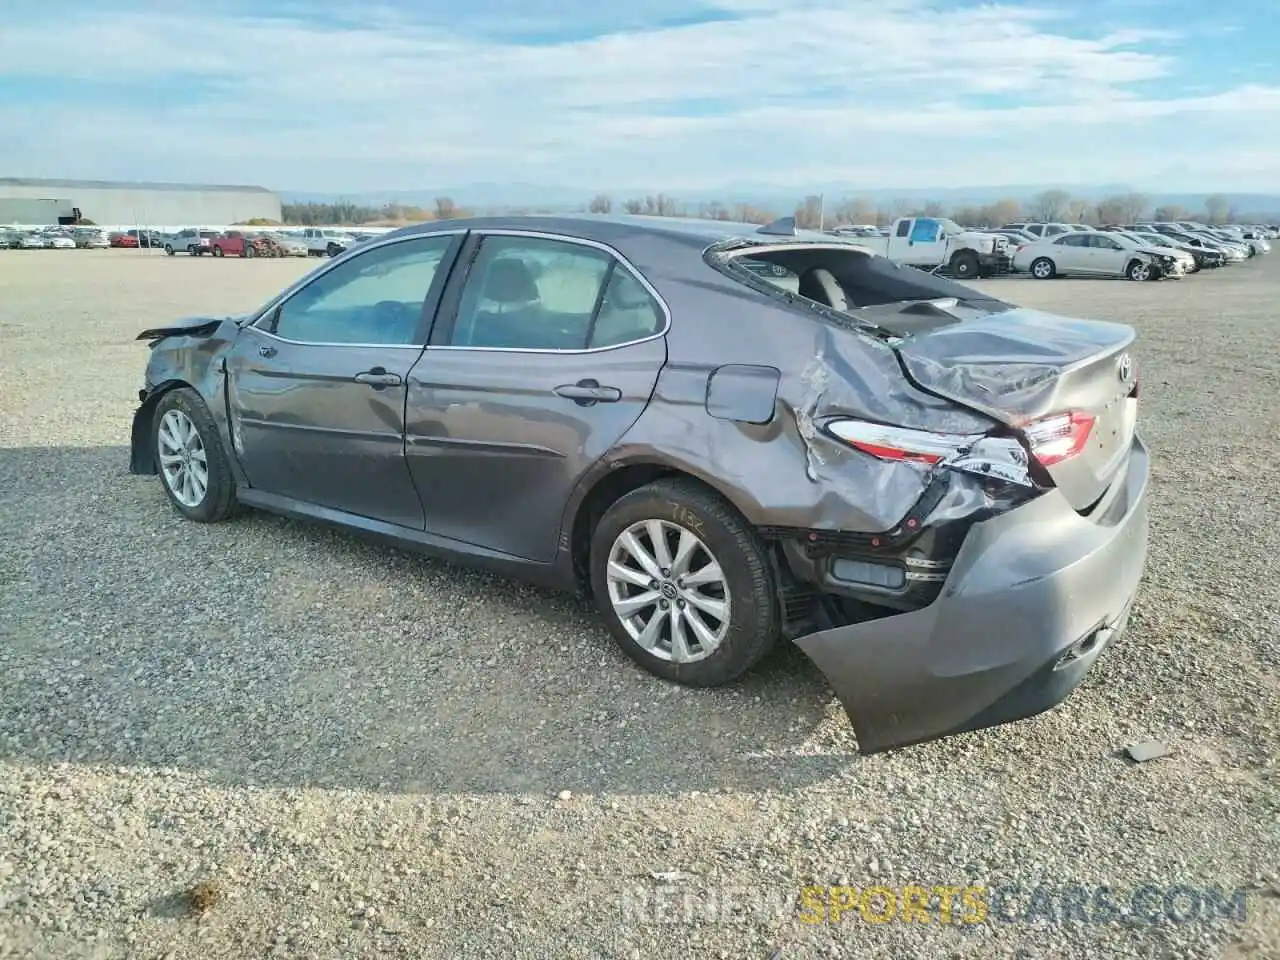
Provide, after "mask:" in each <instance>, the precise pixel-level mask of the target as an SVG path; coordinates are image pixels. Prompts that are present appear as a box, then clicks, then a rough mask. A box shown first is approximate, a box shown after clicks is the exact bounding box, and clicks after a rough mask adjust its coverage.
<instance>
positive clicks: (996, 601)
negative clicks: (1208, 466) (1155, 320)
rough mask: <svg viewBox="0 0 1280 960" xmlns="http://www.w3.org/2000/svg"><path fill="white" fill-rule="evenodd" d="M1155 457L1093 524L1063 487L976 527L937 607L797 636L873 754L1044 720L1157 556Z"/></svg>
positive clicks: (1142, 452)
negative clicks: (1150, 518)
mask: <svg viewBox="0 0 1280 960" xmlns="http://www.w3.org/2000/svg"><path fill="white" fill-rule="evenodd" d="M1149 467H1150V459H1149V455H1148V453H1147V449H1146V447H1145V446H1144V445H1143V443H1142V441H1141V440H1140V439H1138V438H1137V437H1135V438H1134V441H1133V449H1132V451H1131V455H1130V457H1129V462H1128V467H1127V472H1126V474H1125V476H1124V477H1123V478H1122V479H1120V480H1118V481H1117V483H1116V484H1114V485H1113V487H1112V488H1111V490H1110V491H1109V492H1108V493H1107V495H1106V496H1105V497H1104V500H1103V502H1102V503H1100V504H1099V505H1098V507H1097V508H1095V511H1094V514H1093V515H1091V516H1090V517H1087V518H1086V517H1082V516H1080V515H1079V514H1077V513H1076V512H1075V511H1074V510H1072V508H1071V507H1070V505H1069V504H1068V503H1067V502H1066V500H1065V499H1064V498H1063V497H1062V495H1061V494H1059V493H1058V492H1057V491H1050V492H1049V493H1046V494H1044V495H1043V496H1041V497H1039V498H1037V499H1036V500H1033V501H1031V502H1030V503H1028V504H1026V505H1025V506H1022V507H1019V508H1017V509H1015V510H1012V511H1010V512H1009V513H1006V514H1003V515H1002V516H999V517H996V518H994V519H991V520H987V521H985V522H983V523H979V524H976V525H975V526H974V527H973V528H972V530H971V531H970V533H969V535H968V537H967V538H966V540H965V543H964V546H963V547H962V548H961V550H960V554H959V556H958V557H957V558H956V562H955V565H954V566H953V568H952V571H951V575H950V576H949V578H948V580H947V583H946V585H945V586H944V588H943V591H942V593H941V594H940V595H939V597H938V599H937V600H935V601H934V602H933V603H931V604H930V605H929V606H927V607H924V608H922V609H920V610H915V611H912V612H910V613H904V614H898V615H894V616H888V617H884V618H882V619H879V620H873V621H869V622H866V623H859V624H854V625H852V626H846V627H837V628H834V629H831V630H824V631H822V632H820V633H813V634H809V635H807V636H803V637H800V638H799V639H798V640H797V641H796V642H797V644H798V645H799V646H800V648H801V649H802V650H804V652H805V653H806V654H807V655H808V656H809V657H810V658H811V659H812V660H813V661H814V662H815V663H816V664H817V665H818V667H819V669H821V670H822V672H823V673H824V674H826V676H827V679H828V681H829V682H830V683H831V686H832V687H833V688H834V690H835V692H836V695H837V696H838V697H839V698H840V701H841V703H842V704H843V705H844V708H845V711H846V713H848V715H849V719H850V720H851V722H852V723H853V727H854V731H855V732H856V734H857V736H858V747H859V749H860V750H861V751H862V752H863V753H876V752H879V751H882V750H888V749H891V748H894V747H901V746H907V745H909V744H913V743H920V742H923V741H926V740H934V739H938V738H940V737H945V736H948V735H951V734H955V733H960V732H962V731H966V730H978V729H982V728H984V727H991V726H995V725H997V724H1002V723H1008V722H1010V721H1013V720H1018V719H1022V718H1025V717H1030V716H1034V715H1035V714H1037V713H1041V712H1043V711H1045V710H1048V709H1049V708H1050V707H1053V706H1054V705H1056V704H1058V703H1060V702H1061V701H1062V700H1063V699H1065V698H1066V697H1067V695H1068V694H1070V693H1071V691H1072V690H1073V689H1075V687H1076V685H1077V684H1078V683H1079V682H1080V680H1081V679H1082V678H1083V677H1084V675H1085V673H1086V672H1088V670H1089V668H1090V667H1091V666H1092V665H1093V663H1094V661H1095V660H1096V659H1097V658H1098V656H1099V655H1100V654H1101V652H1102V650H1103V649H1104V648H1105V647H1106V646H1107V645H1108V644H1109V643H1110V642H1111V641H1112V640H1114V639H1115V638H1116V637H1117V636H1118V635H1119V634H1120V633H1121V632H1122V631H1123V630H1124V627H1125V625H1126V623H1127V620H1128V616H1129V608H1130V605H1131V604H1132V602H1133V597H1134V594H1135V593H1136V592H1137V589H1138V582H1139V580H1140V579H1141V578H1142V570H1143V566H1144V564H1145V561H1146V553H1147V507H1146V490H1147V479H1148V475H1149Z"/></svg>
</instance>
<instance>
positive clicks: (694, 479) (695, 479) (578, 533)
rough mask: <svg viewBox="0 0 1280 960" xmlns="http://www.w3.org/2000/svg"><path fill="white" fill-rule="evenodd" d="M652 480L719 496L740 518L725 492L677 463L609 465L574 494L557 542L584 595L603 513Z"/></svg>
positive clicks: (587, 587)
mask: <svg viewBox="0 0 1280 960" xmlns="http://www.w3.org/2000/svg"><path fill="white" fill-rule="evenodd" d="M656 480H687V481H689V482H690V483H693V484H696V485H698V486H700V487H702V488H703V489H704V490H706V491H707V492H709V493H713V494H715V495H716V496H718V497H720V498H721V499H722V500H724V501H725V503H727V504H729V506H731V507H732V508H733V509H734V510H735V511H737V512H738V513H739V514H740V515H743V516H744V519H745V514H744V513H743V511H742V509H741V507H739V506H738V504H736V503H735V502H734V499H733V497H732V496H730V494H729V493H728V492H726V491H725V490H723V489H721V488H720V487H719V486H718V485H717V484H716V483H714V482H712V481H711V480H710V479H708V478H707V477H706V476H704V475H702V474H701V473H700V472H695V471H692V470H689V469H687V468H686V467H684V466H683V465H681V464H675V463H668V462H662V461H658V460H649V459H636V460H626V461H619V462H614V463H611V464H609V465H608V466H607V467H606V468H603V469H602V470H600V472H599V473H598V475H596V476H594V477H591V478H588V479H587V480H585V481H584V483H583V484H582V486H581V487H580V488H579V490H578V491H577V493H576V495H575V497H574V500H573V502H571V504H570V506H569V510H568V512H567V513H568V522H567V523H565V525H564V533H563V535H562V539H561V542H562V544H563V545H564V546H565V547H566V548H567V551H568V555H569V563H570V568H571V571H572V574H573V580H574V582H575V584H576V585H577V587H578V588H579V589H580V590H581V591H583V592H584V593H588V594H589V593H590V588H591V585H590V580H591V572H590V555H591V534H592V531H594V530H595V528H596V525H597V524H598V523H599V522H600V519H601V518H602V517H603V516H604V514H605V512H606V511H607V510H608V509H609V507H611V506H612V505H613V504H614V503H616V502H617V501H618V500H620V499H621V498H622V497H624V496H626V495H627V494H628V493H631V492H632V491H633V490H638V489H640V488H641V487H644V486H647V485H649V484H650V483H653V482H654V481H656Z"/></svg>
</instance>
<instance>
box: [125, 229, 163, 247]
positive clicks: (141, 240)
mask: <svg viewBox="0 0 1280 960" xmlns="http://www.w3.org/2000/svg"><path fill="white" fill-rule="evenodd" d="M125 233H127V234H128V235H129V236H131V237H133V239H134V240H135V241H136V242H135V243H134V244H133V246H135V247H143V248H151V247H155V248H156V249H160V248H161V247H163V246H164V241H165V238H164V236H163V235H162V234H160V233H159V232H158V231H155V230H148V229H146V228H143V229H138V228H136V227H135V228H133V229H130V230H126V231H125Z"/></svg>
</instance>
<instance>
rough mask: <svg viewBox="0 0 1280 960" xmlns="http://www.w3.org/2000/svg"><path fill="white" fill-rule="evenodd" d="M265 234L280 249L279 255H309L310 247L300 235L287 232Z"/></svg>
mask: <svg viewBox="0 0 1280 960" xmlns="http://www.w3.org/2000/svg"><path fill="white" fill-rule="evenodd" d="M266 236H268V237H270V239H271V241H272V242H273V243H274V244H275V245H276V247H277V248H278V249H279V250H280V255H281V256H284V257H307V256H310V255H311V248H310V247H309V246H308V245H307V242H306V241H305V240H303V239H301V238H300V237H296V236H293V235H292V234H287V233H278V232H274V231H273V232H270V233H267V234H266Z"/></svg>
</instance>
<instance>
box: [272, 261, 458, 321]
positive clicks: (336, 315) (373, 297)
mask: <svg viewBox="0 0 1280 960" xmlns="http://www.w3.org/2000/svg"><path fill="white" fill-rule="evenodd" d="M452 242H453V237H452V236H442V237H422V238H419V239H416V240H405V241H402V242H400V243H392V244H388V245H387V246H385V247H377V248H375V249H373V250H369V251H367V252H366V253H364V254H362V255H360V256H358V257H354V258H352V259H351V260H348V261H346V262H345V263H343V264H341V265H339V266H337V267H334V268H333V269H332V270H329V271H327V272H325V273H322V274H321V275H320V276H318V277H316V278H315V279H314V280H312V281H311V282H310V283H309V284H307V285H306V286H305V287H303V288H302V289H301V290H299V291H298V292H297V293H295V294H293V296H291V297H289V299H288V300H286V301H285V302H284V303H283V304H281V305H280V307H279V309H278V310H277V311H275V320H274V327H273V332H274V333H275V334H276V336H278V337H283V338H284V339H286V340H298V341H301V342H303V343H385V344H400V345H408V344H414V343H419V342H420V340H419V337H418V327H419V324H420V322H421V320H422V308H423V304H424V302H425V301H426V299H427V294H428V293H429V292H430V291H431V284H432V282H433V281H434V280H435V277H436V271H437V270H438V269H439V267H440V263H441V261H442V260H443V259H444V256H445V254H446V253H447V252H448V251H449V247H450V245H451V243H452Z"/></svg>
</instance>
